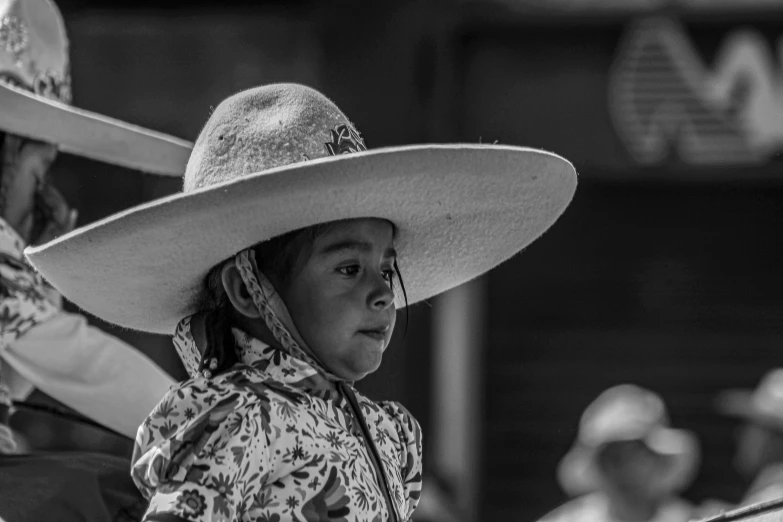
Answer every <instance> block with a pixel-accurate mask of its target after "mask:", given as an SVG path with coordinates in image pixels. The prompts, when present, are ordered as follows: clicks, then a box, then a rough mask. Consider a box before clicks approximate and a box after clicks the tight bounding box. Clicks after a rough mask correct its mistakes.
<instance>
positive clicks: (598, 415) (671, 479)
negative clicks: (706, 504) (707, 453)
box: [558, 384, 699, 496]
mask: <svg viewBox="0 0 783 522" xmlns="http://www.w3.org/2000/svg"><path fill="white" fill-rule="evenodd" d="M623 441H639V442H642V443H644V445H645V446H646V447H647V448H648V449H649V450H650V451H652V452H653V453H656V454H659V455H662V456H667V457H670V458H671V462H672V465H671V466H670V467H669V468H668V472H667V476H666V477H665V478H664V482H666V483H668V484H669V486H670V488H671V489H672V490H676V489H679V488H681V487H684V486H685V485H687V484H688V483H689V482H690V481H691V479H692V478H693V476H694V474H695V473H696V471H697V469H698V462H699V444H698V441H697V440H696V437H695V436H694V435H693V434H692V433H691V432H689V431H686V430H679V429H674V428H671V427H670V426H669V419H668V415H667V412H666V406H665V405H664V403H663V400H661V398H660V397H659V396H658V395H656V394H654V393H652V392H650V391H648V390H645V389H642V388H640V387H638V386H634V385H631V384H623V385H620V386H615V387H613V388H610V389H608V390H606V391H605V392H603V393H602V394H601V395H599V396H598V398H597V399H596V400H595V401H593V403H592V404H590V406H588V407H587V409H586V410H585V412H584V413H583V414H582V419H581V421H580V424H579V434H578V436H577V440H576V442H575V443H574V446H573V448H572V449H571V450H570V451H569V452H568V454H567V455H566V456H565V457H564V458H563V460H562V461H561V462H560V465H559V467H558V479H559V481H560V484H561V486H562V487H563V489H564V490H565V491H566V492H567V493H568V494H570V495H572V496H577V495H582V494H585V493H589V492H591V491H594V490H595V489H596V487H597V484H599V483H600V470H599V469H598V466H597V463H596V457H597V455H598V453H599V451H600V450H601V448H602V447H604V446H605V445H606V444H610V443H612V442H623Z"/></svg>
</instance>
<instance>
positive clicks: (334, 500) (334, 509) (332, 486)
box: [302, 468, 351, 522]
mask: <svg viewBox="0 0 783 522" xmlns="http://www.w3.org/2000/svg"><path fill="white" fill-rule="evenodd" d="M349 503H350V499H349V498H348V495H346V490H345V486H343V484H342V482H341V481H340V478H339V477H338V476H337V468H332V470H331V472H330V473H329V478H328V479H326V484H324V488H323V489H322V490H321V491H319V492H318V493H317V494H316V495H315V496H314V497H313V498H311V499H310V500H308V501H307V502H306V503H305V504H304V505H303V506H302V516H303V517H304V519H305V520H306V521H307V522H320V521H321V520H330V521H338V522H348V519H347V516H348V515H349V513H350V512H351V510H350V508H349V507H348V504H349Z"/></svg>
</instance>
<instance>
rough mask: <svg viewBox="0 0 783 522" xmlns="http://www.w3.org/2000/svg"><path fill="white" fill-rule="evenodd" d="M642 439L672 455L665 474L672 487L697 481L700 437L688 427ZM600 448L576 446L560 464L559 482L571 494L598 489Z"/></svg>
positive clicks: (665, 431)
mask: <svg viewBox="0 0 783 522" xmlns="http://www.w3.org/2000/svg"><path fill="white" fill-rule="evenodd" d="M638 440H641V442H643V443H644V444H645V445H646V446H647V447H648V448H649V449H650V451H652V452H654V453H657V454H658V455H662V456H665V457H669V458H671V459H672V464H671V466H670V468H669V470H668V473H667V475H666V477H665V481H666V483H667V484H668V487H669V488H671V490H672V491H678V490H680V489H683V488H685V487H687V485H688V484H689V483H690V482H691V481H692V480H693V477H694V476H695V474H696V471H697V470H698V464H699V453H700V452H699V444H698V441H697V440H696V437H695V436H694V435H693V434H692V433H690V432H689V431H686V430H677V429H672V428H660V429H659V430H656V431H655V432H653V433H651V434H650V435H649V436H647V437H645V438H643V439H638ZM600 448H601V446H599V447H588V446H584V445H581V444H577V445H575V446H574V447H573V448H572V449H571V450H570V451H569V452H568V454H566V456H565V457H563V460H562V461H560V465H559V466H558V470H557V471H558V481H559V482H560V485H561V487H562V488H563V490H564V491H566V493H568V494H569V495H571V496H578V495H583V494H586V493H590V492H592V491H595V490H596V489H597V488H598V484H599V482H600V471H599V469H598V467H597V465H596V456H597V453H598V451H599V449H600Z"/></svg>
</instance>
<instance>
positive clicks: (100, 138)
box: [0, 0, 192, 176]
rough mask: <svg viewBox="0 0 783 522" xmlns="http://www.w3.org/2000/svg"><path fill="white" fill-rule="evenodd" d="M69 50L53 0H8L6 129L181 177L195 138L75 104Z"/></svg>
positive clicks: (2, 13)
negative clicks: (140, 124)
mask: <svg viewBox="0 0 783 522" xmlns="http://www.w3.org/2000/svg"><path fill="white" fill-rule="evenodd" d="M69 47H70V44H69V42H68V35H67V32H66V30H65V24H64V22H63V19H62V15H61V14H60V10H59V9H58V8H57V6H56V5H55V4H54V2H52V1H51V0H7V1H4V2H0V130H2V131H4V132H8V133H11V134H16V135H19V136H24V137H27V138H32V139H35V140H39V141H44V142H48V143H51V144H54V145H57V146H58V148H59V149H60V150H62V151H64V152H69V153H73V154H77V155H80V156H85V157H87V158H91V159H94V160H99V161H104V162H107V163H112V164H115V165H120V166H123V167H128V168H132V169H138V170H141V171H144V172H149V173H155V174H168V175H175V176H181V175H182V172H183V170H184V168H185V165H186V164H187V160H188V157H189V155H190V151H191V149H192V143H190V142H187V141H184V140H181V139H178V138H175V137H173V136H169V135H166V134H163V133H160V132H156V131H152V130H148V129H144V128H142V127H139V126H137V125H132V124H130V123H125V122H122V121H120V120H116V119H113V118H109V117H107V116H103V115H100V114H96V113H94V112H90V111H86V110H83V109H78V108H76V107H73V106H71V77H70V58H69Z"/></svg>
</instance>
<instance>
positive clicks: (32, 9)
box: [0, 0, 71, 103]
mask: <svg viewBox="0 0 783 522" xmlns="http://www.w3.org/2000/svg"><path fill="white" fill-rule="evenodd" d="M0 81H3V82H5V83H7V84H11V85H13V86H15V87H19V88H23V89H25V90H28V91H32V92H34V93H36V94H38V95H40V96H44V97H46V98H50V99H53V100H57V101H60V102H63V103H70V102H71V78H70V69H69V60H68V36H67V34H66V31H65V24H64V23H63V19H62V16H61V15H60V11H59V10H58V9H57V6H56V5H55V4H54V3H53V2H51V0H0Z"/></svg>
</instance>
